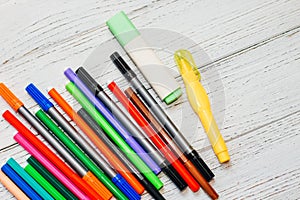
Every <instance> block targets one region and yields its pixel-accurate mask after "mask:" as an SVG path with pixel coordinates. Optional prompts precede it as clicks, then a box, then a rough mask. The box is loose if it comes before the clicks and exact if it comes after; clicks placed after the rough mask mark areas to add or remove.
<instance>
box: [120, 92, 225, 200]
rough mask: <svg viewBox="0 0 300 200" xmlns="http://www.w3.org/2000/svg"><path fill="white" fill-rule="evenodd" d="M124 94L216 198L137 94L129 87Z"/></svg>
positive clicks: (216, 196)
mask: <svg viewBox="0 0 300 200" xmlns="http://www.w3.org/2000/svg"><path fill="white" fill-rule="evenodd" d="M125 94H126V95H127V97H128V98H129V99H130V100H131V102H132V103H133V104H134V105H135V107H136V108H137V109H138V110H139V112H140V113H141V114H142V115H143V117H144V118H145V119H146V120H147V122H148V125H147V126H152V127H153V129H155V130H156V131H157V133H158V134H159V135H160V136H161V137H162V138H163V139H164V141H166V143H167V145H168V146H169V147H170V148H172V150H173V151H174V152H175V153H176V155H177V156H178V157H179V159H180V160H181V161H182V162H183V163H184V166H185V167H186V168H187V169H188V170H189V171H190V173H191V174H192V175H193V176H194V178H195V179H196V180H197V181H198V183H199V184H200V185H201V187H202V188H203V190H204V191H205V192H206V193H207V194H208V195H209V196H210V197H211V198H212V199H217V198H218V197H219V195H218V194H217V192H216V191H215V190H214V189H213V188H212V187H211V185H210V184H209V183H208V182H207V181H206V180H205V178H204V177H203V176H202V174H201V173H200V172H199V171H198V170H197V168H196V167H195V165H194V164H193V163H192V162H191V161H190V160H188V159H187V157H186V156H185V155H184V154H183V153H182V152H181V151H180V149H179V148H178V147H177V145H176V144H175V143H174V142H173V140H172V139H171V138H170V136H169V135H168V134H167V133H166V131H165V130H164V129H163V128H162V127H161V126H160V124H159V122H158V121H156V119H155V118H154V116H153V115H152V114H151V112H150V111H149V110H148V108H147V107H146V105H145V104H144V103H143V102H142V100H141V99H140V98H139V97H138V96H137V94H136V93H135V92H134V91H133V90H132V89H131V88H130V87H129V88H128V89H126V90H125Z"/></svg>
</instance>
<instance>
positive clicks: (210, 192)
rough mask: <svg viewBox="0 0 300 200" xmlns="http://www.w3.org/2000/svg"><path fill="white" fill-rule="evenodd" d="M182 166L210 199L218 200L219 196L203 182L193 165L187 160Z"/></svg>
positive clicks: (203, 179)
mask: <svg viewBox="0 0 300 200" xmlns="http://www.w3.org/2000/svg"><path fill="white" fill-rule="evenodd" d="M184 166H185V167H186V168H187V170H189V172H190V173H191V174H192V175H193V177H194V178H195V179H196V180H197V181H198V183H199V184H200V186H201V187H202V189H203V190H204V191H205V192H206V193H207V194H208V195H209V196H210V198H211V199H218V197H219V195H218V193H217V192H216V191H215V190H214V188H213V187H212V186H211V185H210V184H209V183H208V182H207V181H206V180H205V178H204V177H203V176H202V174H201V173H200V172H199V171H198V170H197V168H196V167H195V166H194V164H193V163H192V162H191V161H190V160H188V161H186V162H185V163H184Z"/></svg>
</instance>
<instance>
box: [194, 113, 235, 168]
mask: <svg viewBox="0 0 300 200" xmlns="http://www.w3.org/2000/svg"><path fill="white" fill-rule="evenodd" d="M198 115H199V118H200V120H201V123H202V125H203V127H204V130H205V132H206V134H207V137H208V139H209V141H210V143H211V145H212V148H213V150H214V152H215V154H216V156H217V158H218V159H219V162H220V163H224V162H227V161H229V160H230V156H229V153H228V149H227V147H226V144H225V141H224V139H223V137H222V135H221V133H220V130H219V128H218V125H217V123H216V120H215V119H214V117H213V115H212V113H211V111H210V110H202V111H200V112H198Z"/></svg>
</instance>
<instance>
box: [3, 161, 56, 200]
mask: <svg viewBox="0 0 300 200" xmlns="http://www.w3.org/2000/svg"><path fill="white" fill-rule="evenodd" d="M7 164H8V165H9V166H10V167H11V168H12V169H13V170H14V171H15V172H16V173H17V174H18V175H19V176H20V177H21V178H22V179H23V180H24V181H25V182H26V183H28V185H30V186H31V187H32V189H33V190H34V191H36V193H37V194H38V195H40V196H41V197H42V198H43V199H45V200H53V198H52V197H51V195H49V194H48V192H46V191H45V190H44V188H42V187H41V186H40V185H39V184H38V183H37V182H36V181H35V180H34V179H33V178H32V177H31V176H30V175H29V174H28V173H27V172H26V171H25V170H24V169H23V168H22V167H21V166H20V165H19V164H18V163H17V162H16V161H15V160H14V159H13V158H10V159H9V160H8V161H7Z"/></svg>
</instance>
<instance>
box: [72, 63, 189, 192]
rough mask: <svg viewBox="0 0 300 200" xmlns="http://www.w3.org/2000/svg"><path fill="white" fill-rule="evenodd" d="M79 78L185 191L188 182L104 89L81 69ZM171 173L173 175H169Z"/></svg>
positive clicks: (78, 74) (79, 69) (78, 72)
mask: <svg viewBox="0 0 300 200" xmlns="http://www.w3.org/2000/svg"><path fill="white" fill-rule="evenodd" d="M76 73H77V77H78V78H79V79H80V80H81V81H82V82H83V83H84V84H85V85H86V86H87V87H88V88H89V89H90V91H91V92H92V93H93V94H95V96H96V97H97V98H98V99H99V100H100V101H102V103H104V104H105V106H106V107H107V108H108V109H109V110H110V111H111V113H113V115H114V116H115V117H116V118H117V119H118V120H119V121H120V122H121V123H122V124H123V126H124V127H125V128H126V129H127V130H128V131H129V132H130V133H131V134H132V135H133V137H134V138H135V139H136V140H137V141H138V142H139V144H141V145H142V146H143V147H144V149H145V150H146V151H147V152H148V153H149V154H150V156H151V157H152V158H153V159H154V160H155V162H156V163H157V164H158V165H159V167H160V168H161V169H162V171H163V172H164V173H165V174H166V175H167V176H168V177H169V178H170V179H171V180H172V181H173V182H174V183H175V185H176V186H177V187H178V188H179V189H180V190H184V189H185V188H186V186H187V184H186V182H185V181H184V180H183V179H182V177H181V176H180V175H179V174H178V172H177V171H176V170H175V169H174V166H173V165H170V163H169V162H168V161H167V160H166V159H165V158H163V157H162V155H161V154H160V152H159V151H157V149H156V148H155V147H154V146H153V145H152V143H150V142H149V141H148V140H147V138H146V137H145V135H144V134H143V133H142V132H141V131H140V130H139V129H138V128H137V127H136V126H135V124H134V123H133V122H132V121H131V120H130V119H129V118H128V117H127V116H126V114H125V113H124V112H123V111H122V110H121V109H120V108H119V106H118V105H117V104H116V103H115V102H114V101H113V100H112V99H111V98H110V97H109V96H108V95H107V94H106V93H105V92H104V90H103V88H102V87H101V86H100V85H99V84H98V83H97V82H96V81H95V80H94V79H93V78H92V77H91V76H90V75H89V74H88V72H87V71H86V70H85V69H84V68H82V67H80V68H78V69H77V71H76ZM169 172H171V173H169Z"/></svg>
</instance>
